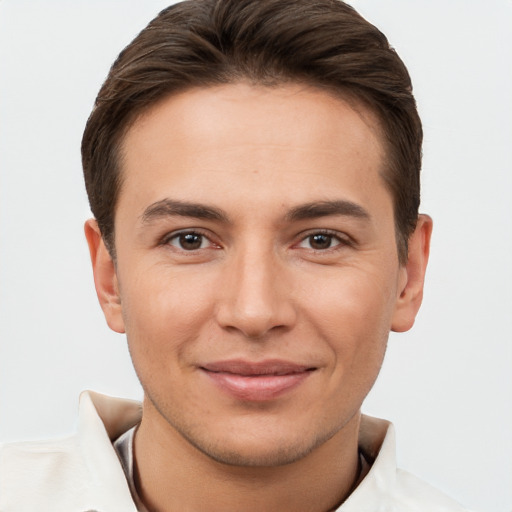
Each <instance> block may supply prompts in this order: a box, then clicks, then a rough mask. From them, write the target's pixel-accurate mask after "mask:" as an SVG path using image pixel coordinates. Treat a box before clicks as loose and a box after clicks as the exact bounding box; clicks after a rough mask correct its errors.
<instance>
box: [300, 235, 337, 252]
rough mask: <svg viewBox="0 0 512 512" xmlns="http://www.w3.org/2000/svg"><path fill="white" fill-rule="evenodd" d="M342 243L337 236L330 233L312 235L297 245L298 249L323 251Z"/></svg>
mask: <svg viewBox="0 0 512 512" xmlns="http://www.w3.org/2000/svg"><path fill="white" fill-rule="evenodd" d="M342 243H343V241H342V240H341V239H340V238H339V237H338V236H336V235H333V234H331V233H312V234H311V235H308V236H307V237H306V238H304V239H303V240H302V241H301V242H300V243H299V247H302V248H305V249H313V250H315V251H325V250H326V249H331V248H333V247H336V246H337V245H340V244H342Z"/></svg>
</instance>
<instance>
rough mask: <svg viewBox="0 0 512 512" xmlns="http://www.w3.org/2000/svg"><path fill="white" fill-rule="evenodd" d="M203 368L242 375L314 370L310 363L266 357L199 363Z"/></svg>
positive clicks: (288, 373)
mask: <svg viewBox="0 0 512 512" xmlns="http://www.w3.org/2000/svg"><path fill="white" fill-rule="evenodd" d="M201 368H202V369H203V370H207V371H209V372H215V373H232V374H234V375H242V376H247V377H251V376H257V375H290V374H294V373H302V372H305V371H309V370H314V369H315V367H313V366H311V365H304V364H297V363H293V362H291V361H284V360H281V359H267V360H264V361H255V362H253V361H244V360H242V359H231V360H227V361H215V362H212V363H207V364H204V365H201Z"/></svg>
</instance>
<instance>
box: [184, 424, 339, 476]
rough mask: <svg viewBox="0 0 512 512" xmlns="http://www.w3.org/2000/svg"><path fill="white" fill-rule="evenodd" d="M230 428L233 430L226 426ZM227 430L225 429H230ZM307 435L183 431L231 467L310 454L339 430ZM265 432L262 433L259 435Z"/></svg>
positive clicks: (273, 464)
mask: <svg viewBox="0 0 512 512" xmlns="http://www.w3.org/2000/svg"><path fill="white" fill-rule="evenodd" d="M226 430H230V429H226ZM226 430H224V432H226ZM337 430H338V429H335V431H333V432H324V433H322V434H320V435H318V433H317V434H316V435H311V434H309V435H307V434H305V433H304V432H295V435H294V436H292V435H291V432H290V430H288V431H287V432H286V433H283V432H272V431H271V429H267V430H266V431H265V432H257V431H254V433H252V434H248V433H246V435H243V434H242V435H241V434H240V433H233V434H232V435H231V436H230V437H227V436H226V435H225V433H224V435H218V436H215V433H214V432H212V431H211V430H209V432H207V433H206V432H195V433H194V432H181V435H182V436H183V437H185V439H186V440H187V441H188V442H189V443H190V444H191V445H193V446H194V447H195V448H197V449H198V450H199V451H200V452H202V453H203V454H204V455H206V456H207V457H209V458H210V459H212V460H214V461H216V462H219V463H221V464H226V465H230V466H239V467H254V468H258V467H259V468H263V467H278V466H285V465H287V464H292V463H294V462H297V461H299V460H301V459H303V458H305V457H307V456H308V455H309V454H310V453H311V452H312V451H313V450H315V448H317V447H318V446H320V445H322V444H323V443H325V442H326V441H328V440H329V439H330V438H331V437H332V436H333V435H334V434H335V433H336V431H337ZM258 434H261V435H258Z"/></svg>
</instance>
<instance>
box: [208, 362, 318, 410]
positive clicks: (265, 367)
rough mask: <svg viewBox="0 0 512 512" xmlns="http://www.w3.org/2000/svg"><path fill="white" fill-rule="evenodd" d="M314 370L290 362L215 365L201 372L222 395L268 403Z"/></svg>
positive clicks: (291, 388) (211, 364)
mask: <svg viewBox="0 0 512 512" xmlns="http://www.w3.org/2000/svg"><path fill="white" fill-rule="evenodd" d="M316 369H317V368H315V367H312V366H307V365H300V364H296V363H292V362H289V361H282V360H275V359H273V360H266V361H260V362H250V361H243V360H229V361H217V362H213V363H208V364H205V365H204V366H201V367H200V370H201V371H202V372H203V373H204V374H205V375H206V376H207V377H208V378H209V379H210V380H211V381H212V382H213V383H214V384H215V385H216V386H217V387H218V388H220V389H221V390H222V391H224V392H225V393H227V394H229V395H231V396H233V397H234V398H237V399H239V400H244V401H255V402H260V401H268V400H272V399H275V398H278V397H280V396H282V395H284V394H286V393H288V392H290V391H292V390H293V389H295V388H296V387H297V386H299V385H301V384H302V383H303V382H304V381H305V380H307V379H308V378H309V376H310V375H311V374H312V373H313V372H314V371H315V370H316Z"/></svg>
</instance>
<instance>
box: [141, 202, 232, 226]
mask: <svg viewBox="0 0 512 512" xmlns="http://www.w3.org/2000/svg"><path fill="white" fill-rule="evenodd" d="M169 216H180V217H194V218H196V219H208V220H218V221H223V222H228V217H227V215H226V214H225V213H224V212H223V211H222V210H220V209H218V208H215V207H213V206H206V205H203V204H198V203H189V202H184V201H176V200H173V199H162V200H161V201H157V202H156V203H153V204H151V205H150V206H148V207H147V208H146V209H145V210H144V213H143V214H142V216H141V218H142V223H143V224H148V223H149V222H151V221H153V220H156V219H159V218H163V217H169Z"/></svg>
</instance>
